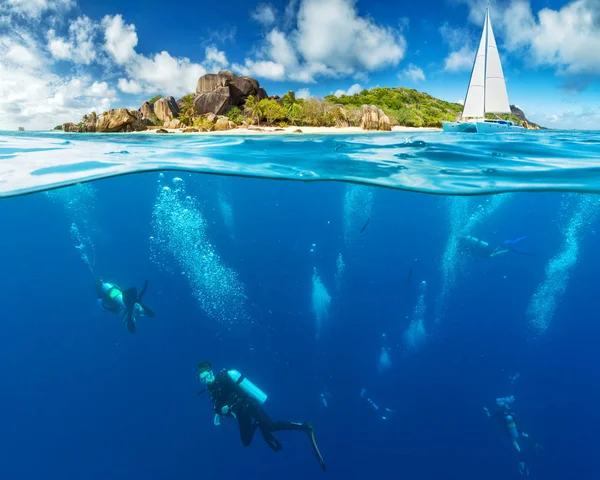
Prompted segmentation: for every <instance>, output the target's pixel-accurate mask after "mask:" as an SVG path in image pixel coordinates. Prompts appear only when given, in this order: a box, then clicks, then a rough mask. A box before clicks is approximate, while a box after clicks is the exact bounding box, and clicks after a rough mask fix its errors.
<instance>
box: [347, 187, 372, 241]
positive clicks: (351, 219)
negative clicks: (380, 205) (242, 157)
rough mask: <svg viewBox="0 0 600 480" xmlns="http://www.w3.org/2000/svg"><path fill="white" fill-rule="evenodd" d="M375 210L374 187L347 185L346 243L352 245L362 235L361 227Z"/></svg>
mask: <svg viewBox="0 0 600 480" xmlns="http://www.w3.org/2000/svg"><path fill="white" fill-rule="evenodd" d="M372 210H373V188H371V187H366V186H364V185H352V184H348V185H346V191H345V193H344V243H345V244H346V246H350V245H351V244H352V243H353V242H354V241H355V240H356V239H357V238H358V236H359V235H360V229H361V227H362V226H363V225H364V223H365V221H366V220H367V218H370V217H371V211H372Z"/></svg>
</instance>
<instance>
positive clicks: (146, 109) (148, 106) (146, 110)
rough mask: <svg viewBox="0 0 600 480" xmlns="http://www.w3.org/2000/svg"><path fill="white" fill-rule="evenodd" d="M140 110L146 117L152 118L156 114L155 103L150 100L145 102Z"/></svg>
mask: <svg viewBox="0 0 600 480" xmlns="http://www.w3.org/2000/svg"><path fill="white" fill-rule="evenodd" d="M140 112H142V115H143V116H144V118H152V117H153V116H154V105H153V104H152V103H150V102H144V103H142V106H141V107H140Z"/></svg>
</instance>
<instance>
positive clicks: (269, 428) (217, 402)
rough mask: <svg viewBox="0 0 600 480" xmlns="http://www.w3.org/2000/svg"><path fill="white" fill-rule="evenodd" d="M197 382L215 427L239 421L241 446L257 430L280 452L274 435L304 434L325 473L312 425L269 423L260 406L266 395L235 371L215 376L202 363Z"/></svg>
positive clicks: (206, 363) (248, 440) (249, 439)
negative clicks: (229, 420)
mask: <svg viewBox="0 0 600 480" xmlns="http://www.w3.org/2000/svg"><path fill="white" fill-rule="evenodd" d="M197 377H198V380H200V381H201V382H204V383H205V385H206V386H205V387H204V389H203V390H202V391H201V392H200V393H199V394H198V395H200V394H202V393H204V392H205V391H206V390H208V391H209V393H210V399H211V401H212V402H213V404H214V407H213V410H214V412H215V417H214V424H215V425H220V424H221V421H220V419H221V417H227V418H235V419H237V421H238V426H239V429H240V437H241V440H242V444H243V445H244V446H245V447H247V446H249V445H250V443H251V442H252V437H254V433H255V432H256V429H257V428H258V429H259V430H260V433H261V434H262V436H263V438H264V439H265V442H267V444H268V445H269V447H271V449H272V450H274V451H279V450H281V449H282V448H283V446H282V445H281V443H280V442H279V440H277V438H275V436H274V435H273V432H279V431H282V430H298V431H301V432H304V433H306V435H307V436H308V438H309V439H310V442H311V445H312V448H313V450H314V452H315V455H316V457H317V460H318V461H319V464H320V465H321V468H322V469H323V471H325V468H326V466H325V461H324V460H323V457H322V456H321V452H320V451H319V448H318V447H317V442H316V439H315V432H314V428H313V426H312V424H310V423H308V422H305V423H298V422H275V421H273V420H271V418H270V417H269V415H267V412H265V410H264V409H263V407H262V404H263V403H264V402H265V400H266V399H267V395H266V394H265V393H264V392H263V391H262V390H260V389H259V388H258V387H257V386H256V385H254V384H253V383H252V382H250V380H248V379H247V378H246V377H245V376H244V375H242V374H240V372H238V371H237V370H227V369H224V370H221V371H220V372H219V373H218V374H217V375H215V374H214V373H213V371H212V365H211V364H210V362H206V361H205V362H201V363H200V364H199V365H198V372H197Z"/></svg>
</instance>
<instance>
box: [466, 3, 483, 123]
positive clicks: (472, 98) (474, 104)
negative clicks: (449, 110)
mask: <svg viewBox="0 0 600 480" xmlns="http://www.w3.org/2000/svg"><path fill="white" fill-rule="evenodd" d="M486 19H487V14H486ZM485 29H486V25H484V26H483V32H482V33H481V40H480V41H479V48H478V49H477V55H476V56H475V63H474V64H473V71H472V72H471V80H470V82H469V89H468V90H467V96H466V97H465V106H464V107H463V113H462V116H463V117H475V118H483V113H484V104H485V50H486V41H485V40H486V35H485Z"/></svg>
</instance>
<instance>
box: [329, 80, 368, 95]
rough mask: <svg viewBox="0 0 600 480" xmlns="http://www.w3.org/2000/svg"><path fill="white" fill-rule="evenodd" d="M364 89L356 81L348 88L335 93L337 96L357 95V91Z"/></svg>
mask: <svg viewBox="0 0 600 480" xmlns="http://www.w3.org/2000/svg"><path fill="white" fill-rule="evenodd" d="M362 90H363V88H362V87H361V86H360V85H359V84H358V83H355V84H354V85H352V86H351V87H350V88H349V89H348V90H336V91H335V93H334V95H335V96H336V97H341V96H342V95H348V96H350V95H356V94H357V93H360V92H362Z"/></svg>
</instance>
